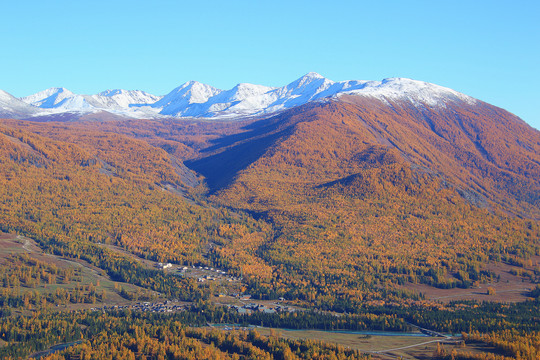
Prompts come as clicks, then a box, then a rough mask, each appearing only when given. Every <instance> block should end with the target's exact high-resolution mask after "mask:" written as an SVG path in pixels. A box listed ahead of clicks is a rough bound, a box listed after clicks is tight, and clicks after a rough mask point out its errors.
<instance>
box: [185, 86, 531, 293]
mask: <svg viewBox="0 0 540 360" xmlns="http://www.w3.org/2000/svg"><path fill="white" fill-rule="evenodd" d="M415 100H416V101H415V102H413V101H404V100H395V99H388V98H385V99H378V98H375V97H358V96H347V97H345V96H342V97H340V98H339V100H335V101H328V102H324V103H315V104H308V105H305V106H302V107H297V108H295V109H292V110H290V111H287V112H284V113H281V114H279V115H278V116H274V117H271V118H269V119H265V120H261V121H258V122H254V123H252V124H251V125H249V126H247V127H245V128H244V132H242V133H239V134H235V135H231V136H228V137H224V138H222V139H218V140H216V141H215V145H214V146H213V147H209V148H208V149H206V151H203V152H202V153H201V155H200V156H201V157H200V158H199V159H194V160H191V161H188V162H187V163H186V164H187V165H188V166H189V167H190V168H192V169H194V170H196V171H198V172H200V173H202V174H203V175H204V176H205V177H206V178H207V183H208V184H209V186H210V188H211V190H212V191H213V193H214V195H213V199H214V200H215V201H217V202H218V203H220V204H223V205H227V206H231V207H233V208H240V209H246V210H249V211H253V212H255V213H257V214H258V215H259V216H261V217H262V218H263V219H266V220H267V221H268V222H270V223H272V224H274V226H275V234H274V237H273V238H272V239H271V240H269V241H268V242H267V243H265V244H263V245H260V246H259V247H258V248H257V249H258V250H257V251H256V253H257V254H258V256H260V257H261V258H263V259H265V261H266V262H268V263H270V264H273V265H274V266H275V268H276V269H283V271H278V270H276V271H278V275H276V276H278V277H279V278H280V279H282V281H283V282H284V283H288V284H293V285H291V286H292V288H294V289H297V291H301V290H299V289H306V291H307V288H306V285H305V283H303V282H302V281H310V282H311V283H312V284H314V286H315V288H317V289H319V290H318V291H319V293H318V294H319V296H321V297H325V296H329V293H327V292H326V291H325V290H323V289H325V286H326V287H327V288H329V289H336V288H341V291H343V292H344V293H348V294H350V295H351V296H353V294H354V296H365V294H364V295H360V294H361V293H362V291H361V290H358V292H355V291H353V290H351V287H352V288H357V289H362V288H365V287H366V286H368V284H371V285H369V286H372V285H373V284H377V283H379V282H382V283H386V282H387V281H397V282H398V283H401V284H406V283H408V282H413V283H416V282H420V283H426V284H431V285H434V286H438V287H455V286H459V287H467V286H471V284H472V283H473V282H474V281H487V279H488V278H489V277H491V276H493V274H491V275H490V272H489V271H488V270H487V267H486V266H487V264H488V262H489V261H500V260H501V259H503V260H505V261H518V260H516V258H515V257H516V256H517V257H521V256H524V258H530V257H532V256H535V254H537V252H538V251H539V250H540V244H539V243H538V235H539V233H538V230H539V227H538V225H539V224H538V221H536V220H537V219H538V218H540V204H539V202H538V196H539V194H540V180H539V179H540V177H539V176H537V174H540V173H539V171H540V167H539V165H540V147H539V145H540V142H539V141H540V133H539V132H538V131H536V130H534V129H532V128H530V127H529V126H527V125H526V124H525V123H523V122H522V121H521V120H520V119H518V118H516V117H515V116H513V115H511V114H509V113H507V112H505V111H503V110H501V109H498V108H495V107H493V106H490V105H488V104H484V103H481V102H476V103H474V104H473V103H468V102H467V101H460V102H457V101H455V100H452V101H451V102H447V103H446V104H444V105H445V106H437V107H431V106H429V103H427V102H424V101H419V100H418V99H415ZM508 214H515V215H518V216H521V217H525V218H528V219H535V220H520V219H518V218H516V217H514V216H513V215H508ZM236 246H238V248H235V251H236V253H234V252H233V253H232V254H237V253H241V252H242V250H241V246H247V245H246V244H242V245H240V244H238V245H236ZM231 247H233V248H234V247H235V245H234V244H233V245H231ZM222 255H223V256H229V257H230V261H231V262H234V261H235V260H234V256H237V255H234V256H233V255H231V252H230V251H228V250H223V253H222ZM475 259H476V260H475ZM519 261H522V260H519ZM473 264H476V265H473ZM430 269H432V270H430ZM434 269H436V270H434ZM293 273H294V274H303V277H301V278H302V279H303V280H299V279H298V278H297V277H294V276H290V274H293ZM481 274H483V275H481ZM344 277H345V278H347V281H345V280H343V279H344ZM307 279H310V280H307ZM330 279H332V280H330ZM391 279H392V280H391ZM345 283H347V284H348V285H343V284H345ZM325 284H326V285H325ZM329 284H332V285H329ZM340 284H341V285H340ZM352 284H354V285H352ZM282 286H283V289H285V288H288V287H287V286H284V285H282ZM341 286H344V287H343V288H342V287H341ZM276 289H279V286H278V285H276V284H275V283H272V285H269V286H268V287H263V289H261V290H260V291H261V292H263V293H264V292H266V291H277V290H276Z"/></svg>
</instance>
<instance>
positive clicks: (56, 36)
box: [0, 0, 540, 128]
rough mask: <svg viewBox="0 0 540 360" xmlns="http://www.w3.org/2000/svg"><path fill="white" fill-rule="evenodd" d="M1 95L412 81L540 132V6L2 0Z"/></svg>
mask: <svg viewBox="0 0 540 360" xmlns="http://www.w3.org/2000/svg"><path fill="white" fill-rule="evenodd" d="M0 33H1V34H2V37H1V54H2V56H0V89H3V90H5V91H7V92H9V93H11V94H13V95H15V96H25V95H29V94H32V93H35V92H37V91H40V90H44V89H46V88H49V87H53V86H63V87H66V88H68V89H70V90H71V91H73V92H76V93H82V94H90V93H96V92H99V91H102V90H105V89H110V88H124V89H140V90H145V91H148V92H150V93H154V94H156V95H163V94H166V93H167V92H169V91H170V90H172V89H173V88H174V87H176V86H178V85H180V84H182V83H184V82H185V81H188V80H198V81H200V82H203V83H207V84H210V85H213V86H215V87H218V88H222V89H229V88H231V87H233V86H234V85H236V84H237V83H239V82H250V83H255V84H262V85H269V86H282V85H285V84H287V83H289V82H291V81H293V80H294V79H296V78H298V77H300V76H302V75H303V74H305V73H307V72H309V71H315V72H318V73H320V74H322V75H324V76H326V77H327V78H329V79H332V80H336V81H338V80H350V79H355V80H381V79H383V78H386V77H408V78H413V79H417V80H424V81H428V82H433V83H436V84H439V85H442V86H447V87H450V88H453V89H455V90H457V91H461V92H463V93H466V94H468V95H471V96H474V97H476V98H479V99H481V100H484V101H487V102H489V103H492V104H494V105H497V106H500V107H503V108H505V109H507V110H509V111H511V112H513V113H515V114H516V115H518V116H520V117H521V118H523V119H524V120H525V121H526V122H528V123H529V124H531V125H533V126H534V127H536V128H540V106H539V104H540V90H539V89H540V1H537V0H529V1H526V0H514V1H497V0H491V1H488V0H473V1H471V0H468V1H461V0H454V1H438V0H426V1H414V0H410V1H402V0H394V1H391V0H388V1H377V2H376V1H360V0H356V1H339V0H336V1H333V2H330V1H316V0H311V1H294V0H289V1H281V0H274V1H266V2H262V1H256V0H249V1H202V0H201V1H190V2H187V1H160V0H157V1H138V0H130V1H123V0H118V1H117V0H109V1H101V0H96V1H73V0H69V1H60V0H59V1H55V0H49V1H42V0H40V1H22V0H21V1H5V2H3V4H2V20H1V21H0Z"/></svg>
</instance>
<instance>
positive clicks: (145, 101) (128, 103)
mask: <svg viewBox="0 0 540 360" xmlns="http://www.w3.org/2000/svg"><path fill="white" fill-rule="evenodd" d="M91 98H92V99H93V100H94V101H96V102H97V105H98V107H99V106H100V105H101V107H103V108H105V109H106V108H108V107H115V108H129V107H132V106H141V105H151V104H154V103H155V102H156V101H159V100H160V99H161V97H160V96H155V95H152V94H149V93H147V92H144V91H141V90H122V89H114V90H106V91H102V92H100V93H99V94H97V95H91Z"/></svg>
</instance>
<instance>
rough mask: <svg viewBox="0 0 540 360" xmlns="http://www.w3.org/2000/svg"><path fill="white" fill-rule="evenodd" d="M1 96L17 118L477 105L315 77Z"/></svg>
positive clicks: (395, 83) (411, 83)
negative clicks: (355, 103)
mask: <svg viewBox="0 0 540 360" xmlns="http://www.w3.org/2000/svg"><path fill="white" fill-rule="evenodd" d="M6 94H7V93H5V92H1V93H0V105H2V109H4V110H5V111H4V113H7V114H11V113H14V114H18V113H19V112H22V113H24V114H26V116H32V115H34V114H36V113H39V114H40V115H43V114H45V115H46V114H58V113H63V112H70V113H89V112H102V111H105V112H109V113H112V114H115V115H119V116H122V117H131V118H163V117H177V118H182V117H202V118H238V117H245V116H257V115H264V114H269V113H273V112H277V111H281V110H285V109H290V108H292V107H296V106H299V105H303V104H306V103H308V102H311V101H318V100H321V99H326V98H332V97H334V98H335V97H339V96H341V95H344V94H347V95H354V96H367V97H374V98H377V99H379V100H382V101H385V102H395V101H405V102H407V103H410V104H412V105H414V106H416V107H426V106H429V107H441V108H444V107H445V106H446V104H447V103H448V102H456V101H461V102H466V103H469V104H472V103H474V102H476V100H475V99H473V98H471V97H469V96H466V95H464V94H461V93H458V92H457V91H454V90H452V89H448V88H444V87H442V86H438V85H434V84H430V83H427V82H423V81H417V80H411V79H405V78H388V79H384V80H382V81H365V80H347V81H339V82H336V81H332V80H330V79H327V78H325V77H324V76H322V75H320V74H318V73H315V72H310V73H307V74H305V75H304V76H302V77H300V78H299V79H297V80H295V81H293V82H291V83H289V84H287V85H285V86H282V87H277V88H275V87H269V86H263V85H255V84H249V83H240V84H237V85H236V86H234V87H233V88H232V89H229V90H220V89H217V88H215V87H212V86H210V85H206V84H202V83H200V82H197V81H188V82H186V83H184V84H182V85H180V86H178V87H177V88H175V89H173V90H172V91H171V92H169V93H168V94H167V95H165V96H156V95H152V94H149V93H147V92H144V91H140V90H122V89H113V90H106V91H103V92H100V93H98V94H95V95H78V94H74V93H72V92H71V91H69V90H67V89H65V88H50V89H47V90H44V91H41V92H39V93H37V94H34V95H30V96H27V97H24V98H21V99H15V98H13V97H11V98H10V97H9V96H7V95H6ZM8 95H9V94H8ZM21 100H22V101H21ZM8 103H9V104H11V105H7V104H8ZM25 104H26V105H28V106H26V105H25ZM8 108H9V109H12V108H13V109H14V108H17V109H19V110H18V111H15V112H13V111H11V110H9V111H8V110H6V109H8ZM20 116H22V115H20ZM74 116H75V115H74Z"/></svg>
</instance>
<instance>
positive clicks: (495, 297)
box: [401, 256, 540, 303]
mask: <svg viewBox="0 0 540 360" xmlns="http://www.w3.org/2000/svg"><path fill="white" fill-rule="evenodd" d="M539 264H540V256H534V257H532V258H531V261H530V264H528V265H526V266H524V267H518V266H513V265H510V264H504V263H491V264H489V265H488V266H487V267H486V269H487V270H489V271H492V272H493V273H495V274H496V275H497V276H499V280H498V281H496V282H494V283H492V284H480V285H479V286H478V287H475V288H469V289H460V288H454V289H439V288H436V287H432V286H429V285H425V284H406V285H404V286H401V288H403V289H407V290H412V291H414V292H417V293H422V294H424V296H425V297H426V299H428V300H437V301H441V302H444V303H448V302H450V301H455V300H476V301H495V302H520V301H525V300H527V299H528V293H529V291H530V290H532V289H534V287H535V286H536V284H534V283H533V282H531V280H530V278H529V277H526V276H523V275H522V274H523V273H524V272H532V273H534V270H535V269H539ZM520 274H521V275H520ZM488 287H491V288H493V289H494V290H495V294H492V295H488V293H487V290H488Z"/></svg>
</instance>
